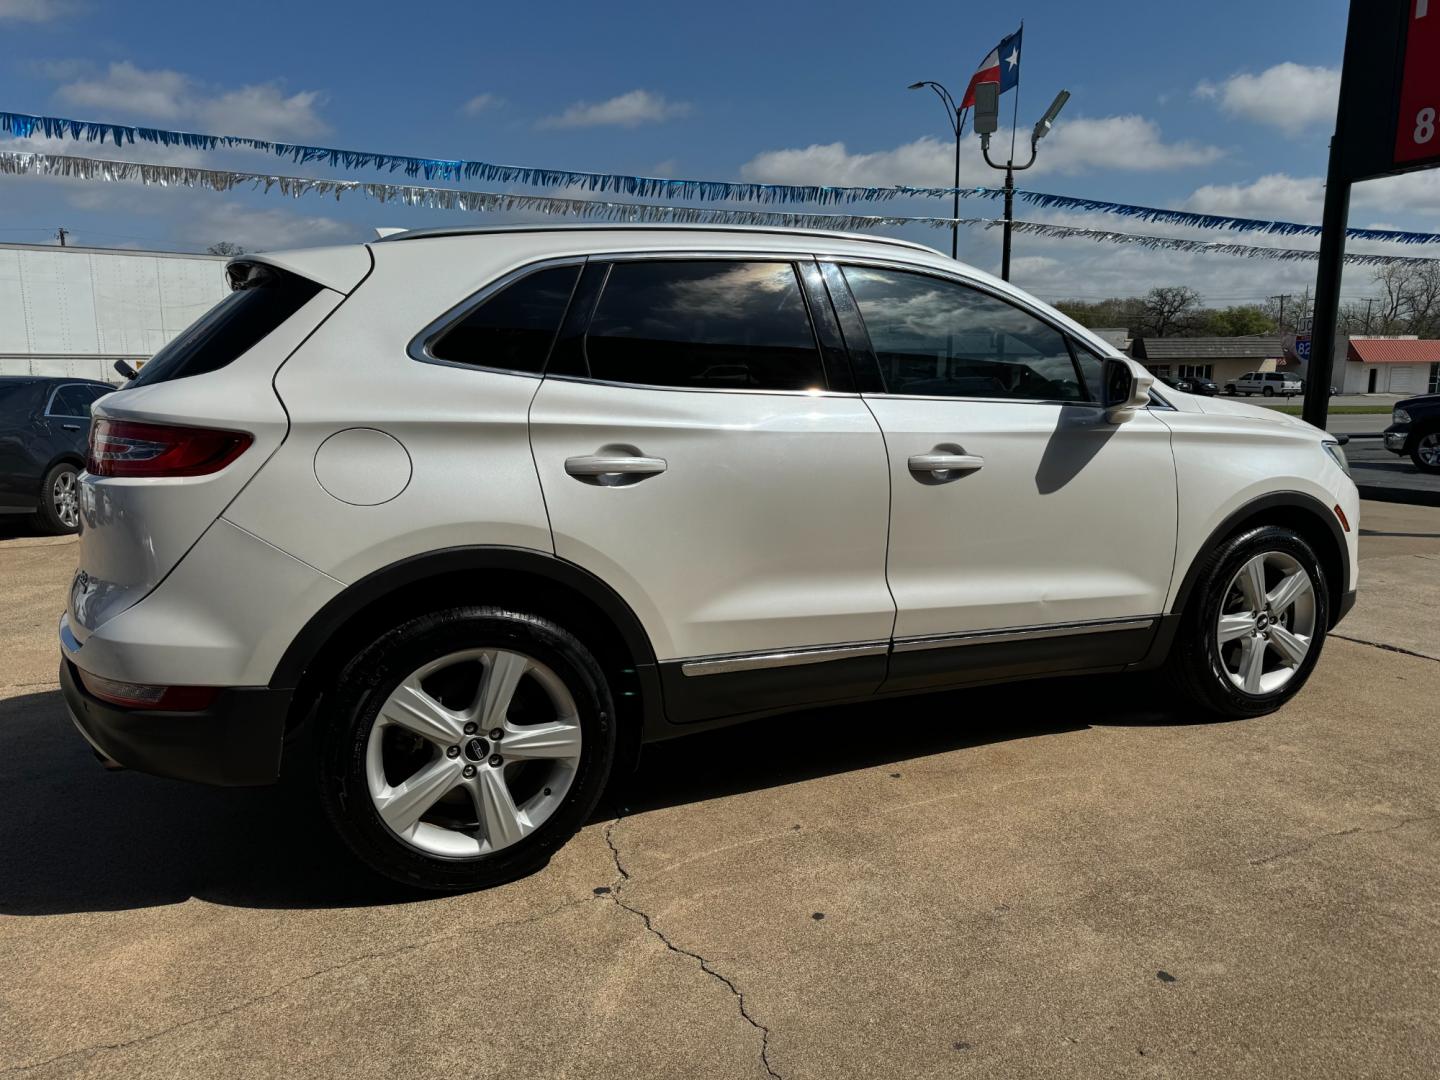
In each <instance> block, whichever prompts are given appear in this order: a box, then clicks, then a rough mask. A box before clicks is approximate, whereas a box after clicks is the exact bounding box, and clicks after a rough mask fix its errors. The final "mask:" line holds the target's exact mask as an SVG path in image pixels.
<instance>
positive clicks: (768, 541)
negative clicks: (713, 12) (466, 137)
mask: <svg viewBox="0 0 1440 1080" xmlns="http://www.w3.org/2000/svg"><path fill="white" fill-rule="evenodd" d="M229 272H230V276H231V279H232V282H233V283H234V285H235V291H234V292H233V293H232V295H231V296H230V297H229V298H227V299H226V300H225V301H223V302H222V303H221V304H219V305H218V306H217V307H216V308H215V309H213V310H212V311H211V312H210V313H209V314H208V315H206V316H204V317H203V318H202V319H201V320H200V321H199V322H197V323H196V324H195V325H194V326H193V327H191V328H190V329H189V330H187V331H186V332H185V333H184V334H183V335H181V336H180V337H179V338H178V339H176V340H175V341H174V342H173V343H172V344H171V345H169V346H168V347H166V349H164V350H163V351H162V352H161V353H159V354H158V355H157V356H156V357H155V358H154V359H153V360H152V361H151V362H150V363H149V364H147V365H146V366H145V368H144V370H143V371H142V372H141V373H140V376H139V377H138V378H137V379H135V380H134V381H133V382H132V383H130V384H129V386H128V387H127V388H126V389H124V390H122V391H121V392H119V393H116V394H113V395H111V396H109V397H105V398H103V399H101V400H100V402H99V403H98V404H97V406H96V408H95V416H96V421H95V423H94V426H93V430H92V432H91V452H90V460H89V463H88V466H87V469H88V471H87V472H86V474H84V476H83V477H82V482H81V510H82V516H83V527H82V534H81V539H80V570H79V572H78V573H77V575H76V577H75V581H74V585H73V587H72V589H71V594H70V602H69V610H68V611H67V613H66V614H65V615H64V617H63V618H62V619H61V621H60V643H61V648H62V652H63V660H62V663H61V679H62V681H63V684H64V690H65V696H66V700H67V702H68V704H69V707H70V710H71V712H72V714H73V717H74V720H75V723H76V725H77V726H78V727H79V728H80V730H81V731H82V732H83V733H84V735H85V737H86V738H87V739H88V740H89V741H90V742H91V744H92V745H93V746H94V747H95V748H96V749H97V750H98V751H99V752H100V753H101V754H102V755H103V756H105V757H106V758H109V759H113V760H114V761H118V762H120V763H121V764H124V765H128V766H131V767H134V768H138V769H143V770H147V771H149V772H153V773H159V774H161V775H165V776H174V777H183V778H189V779H193V780H201V781H206V782H209V783H217V784H260V783H268V782H271V781H274V780H275V779H276V778H277V775H278V773H279V770H280V767H281V763H282V759H284V761H285V764H286V767H287V768H286V771H287V774H288V773H290V772H291V771H295V772H298V773H300V774H301V775H308V777H309V778H310V782H311V783H313V784H314V785H317V786H318V788H319V791H320V794H321V796H322V798H323V801H324V803H325V805H326V806H327V807H328V811H329V814H330V817H331V818H332V819H333V821H334V824H335V826H336V827H337V828H338V830H339V832H340V833H341V834H342V835H343V837H344V839H345V840H346V841H347V842H348V843H349V845H350V846H351V847H352V848H353V849H354V850H355V852H356V853H357V854H358V855H359V856H360V857H361V858H362V859H364V860H365V861H366V862H368V863H369V864H370V865H371V866H372V867H374V868H375V869H377V870H379V871H381V872H383V873H385V874H389V875H392V876H393V877H396V878H398V879H400V880H402V881H408V882H412V883H415V884H418V885H421V886H426V887H430V888H466V887H473V886H477V885H482V884H487V883H491V882H495V881H499V880H503V879H505V878H508V877H512V876H514V875H516V874H519V873H523V872H526V871H528V870H530V869H533V868H535V867H536V866H539V865H541V864H542V863H543V861H544V860H545V858H546V857H547V856H548V855H549V853H550V852H552V851H553V850H554V849H555V848H556V847H558V846H559V845H560V844H562V843H563V842H564V841H565V840H566V839H567V838H568V837H569V836H570V835H571V834H572V833H573V832H574V831H575V830H576V829H577V828H578V827H579V826H580V825H581V824H582V823H583V822H584V821H585V820H586V817H587V815H588V814H589V813H590V812H591V810H592V809H593V808H594V806H595V804H596V801H597V799H598V798H599V796H600V794H601V790H602V788H603V787H604V785H605V782H606V779H607V777H608V776H609V775H610V774H611V773H612V772H614V771H615V770H616V769H617V768H619V767H622V766H624V765H627V764H629V763H630V762H632V761H633V759H634V755H635V754H636V753H637V752H638V748H639V745H640V744H641V743H643V742H646V741H652V740H658V739H666V738H670V737H673V736H676V735H684V734H688V733H690V732H694V731H700V730H703V729H705V728H709V727H713V726H716V725H719V724H726V723H731V722H733V721H736V720H739V719H746V718H753V717H757V716H761V715H764V714H767V713H775V712H779V711H783V710H786V709H793V708H796V707H799V706H814V705H817V704H822V703H823V704H836V703H840V702H852V701H863V700H869V699H872V698H875V697H879V696H891V695H901V694H908V693H914V692H918V691H929V690H934V689H936V688H943V687H955V686H966V685H972V684H976V683H983V682H996V681H1004V680H1010V679H1021V678H1029V677H1032V676H1040V675H1049V674H1053V673H1060V672H1065V673H1074V672H1119V671H1132V670H1140V669H1146V668H1158V667H1162V666H1164V667H1165V668H1166V669H1167V670H1168V672H1169V674H1170V676H1171V677H1172V682H1171V685H1173V686H1175V687H1176V688H1177V693H1176V696H1175V697H1174V698H1173V699H1169V700H1167V702H1166V704H1167V705H1169V706H1171V707H1182V708H1183V707H1195V708H1197V709H1199V710H1201V711H1204V712H1207V713H1210V714H1219V715H1222V716H1232V717H1235V716H1254V715H1258V714H1261V713H1265V712H1269V711H1271V710H1273V709H1275V708H1277V707H1278V706H1279V705H1280V704H1282V703H1283V702H1284V701H1286V700H1287V699H1288V698H1289V697H1290V696H1291V695H1292V694H1294V693H1295V692H1296V691H1297V690H1298V689H1299V688H1300V687H1301V685H1302V684H1303V683H1304V682H1305V680H1306V678H1307V677H1308V675H1309V674H1310V671H1311V669H1312V668H1313V667H1314V665H1315V662H1316V660H1317V658H1318V657H1319V654H1320V650H1321V645H1322V643H1323V641H1324V638H1325V634H1326V631H1327V630H1328V629H1329V628H1330V627H1332V626H1333V625H1334V624H1335V622H1336V621H1337V620H1338V619H1339V618H1340V617H1341V616H1342V615H1343V614H1344V613H1345V611H1346V610H1347V609H1348V608H1349V607H1350V605H1351V603H1352V602H1353V599H1354V587H1355V565H1356V558H1355V555H1356V532H1355V530H1356V529H1357V528H1358V520H1357V517H1358V502H1357V495H1356V490H1355V486H1354V484H1352V483H1351V481H1350V478H1349V476H1348V475H1347V473H1346V471H1345V468H1344V459H1343V456H1342V454H1341V452H1340V450H1339V447H1338V446H1337V445H1336V444H1335V443H1334V442H1333V441H1331V440H1329V439H1328V438H1327V437H1326V435H1325V433H1324V432H1321V431H1317V430H1316V429H1314V428H1312V427H1309V426H1307V425H1305V424H1302V423H1300V422H1299V421H1297V420H1293V419H1291V418H1288V417H1285V416H1281V415H1278V414H1276V413H1274V412H1272V411H1270V410H1266V409H1259V408H1253V407H1251V406H1248V405H1240V404H1234V403H1226V402H1220V401H1216V400H1213V399H1206V398H1198V397H1192V396H1190V395H1174V396H1173V400H1171V396H1170V395H1167V394H1166V393H1165V392H1164V391H1163V390H1154V391H1152V390H1151V388H1150V384H1151V379H1150V376H1149V375H1148V374H1147V373H1146V372H1145V370H1144V369H1143V368H1142V367H1140V366H1138V365H1137V364H1135V363H1133V362H1132V361H1130V360H1128V359H1126V358H1125V357H1123V356H1121V355H1119V354H1117V353H1116V352H1115V351H1114V350H1113V349H1112V348H1111V347H1110V346H1108V345H1107V344H1106V343H1105V342H1104V341H1103V340H1102V339H1100V338H1098V337H1096V336H1095V335H1093V334H1091V333H1090V332H1089V331H1087V330H1085V329H1084V328H1082V327H1080V326H1078V325H1076V324H1075V323H1073V322H1071V321H1070V320H1068V319H1067V318H1065V316H1063V315H1061V314H1060V313H1059V312H1057V311H1055V310H1054V309H1052V308H1050V307H1047V306H1046V305H1044V304H1042V303H1039V302H1038V301H1036V300H1034V299H1033V298H1031V297H1029V296H1027V295H1025V294H1024V293H1022V292H1020V291H1018V290H1016V289H1014V288H1012V287H1010V286H1008V285H1006V284H1004V283H1002V282H1000V281H997V280H995V279H994V278H991V277H989V276H987V275H985V274H982V273H979V272H977V271H975V270H972V269H970V268H968V267H965V266H962V265H960V264H957V263H955V262H953V261H951V260H949V259H946V258H944V257H942V256H940V255H938V254H936V253H935V252H933V251H931V250H929V249H928V248H924V247H920V246H918V245H915V244H909V243H904V242H901V241H898V240H879V239H872V238H866V237H852V236H845V235H836V234H825V233H804V232H794V231H778V230H759V229H730V228H701V229H686V228H676V227H664V228H648V227H614V226H609V227H603V228H575V227H562V228H557V227H534V228H525V227H517V228H504V229H465V230H459V229H457V230H441V231H433V232H428V233H409V234H400V235H397V236H394V237H391V238H388V239H386V240H384V241H380V242H376V243H372V244H369V245H357V246H353V247H342V248H330V249H317V250H309V251H296V252H282V253H277V254H268V255H256V256H245V257H243V258H241V259H239V260H236V261H234V262H232V263H231V264H230V268H229Z"/></svg>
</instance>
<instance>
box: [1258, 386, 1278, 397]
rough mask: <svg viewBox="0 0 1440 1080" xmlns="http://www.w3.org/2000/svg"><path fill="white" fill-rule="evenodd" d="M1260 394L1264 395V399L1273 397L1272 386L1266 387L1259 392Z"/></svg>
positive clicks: (1273, 389)
mask: <svg viewBox="0 0 1440 1080" xmlns="http://www.w3.org/2000/svg"><path fill="white" fill-rule="evenodd" d="M1261 393H1262V394H1264V395H1265V396H1266V397H1274V396H1275V388H1274V387H1273V386H1267V387H1265V389H1264V390H1262V391H1261Z"/></svg>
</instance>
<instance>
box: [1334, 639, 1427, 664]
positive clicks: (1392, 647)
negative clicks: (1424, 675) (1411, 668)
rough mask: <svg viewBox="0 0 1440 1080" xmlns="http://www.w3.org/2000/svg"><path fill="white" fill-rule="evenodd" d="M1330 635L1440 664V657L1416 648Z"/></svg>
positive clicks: (1353, 642) (1356, 643) (1352, 642)
mask: <svg viewBox="0 0 1440 1080" xmlns="http://www.w3.org/2000/svg"><path fill="white" fill-rule="evenodd" d="M1330 636H1331V637H1333V638H1339V639H1340V640H1341V641H1348V642H1350V643H1351V644H1353V645H1369V646H1370V647H1371V648H1372V649H1384V650H1385V651H1386V652H1393V653H1399V654H1400V655H1401V656H1413V657H1415V658H1416V659H1417V660H1429V661H1430V662H1431V663H1432V664H1440V657H1434V656H1427V655H1426V654H1425V653H1423V652H1416V651H1415V650H1414V649H1402V648H1401V647H1400V646H1399V645H1386V644H1385V643H1384V642H1383V641H1366V640H1365V639H1364V638H1358V637H1346V636H1345V635H1344V634H1336V633H1331V635H1330Z"/></svg>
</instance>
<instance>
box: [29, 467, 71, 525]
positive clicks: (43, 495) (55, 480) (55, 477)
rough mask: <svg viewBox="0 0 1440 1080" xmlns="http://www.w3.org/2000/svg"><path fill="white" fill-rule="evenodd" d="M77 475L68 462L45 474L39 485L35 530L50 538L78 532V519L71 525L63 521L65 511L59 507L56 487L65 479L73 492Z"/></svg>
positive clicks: (52, 468)
mask: <svg viewBox="0 0 1440 1080" xmlns="http://www.w3.org/2000/svg"><path fill="white" fill-rule="evenodd" d="M79 475H80V470H79V469H77V468H75V466H74V465H71V464H70V463H69V462H68V461H62V462H60V464H58V465H53V466H51V468H50V471H49V472H47V473H46V474H45V479H44V481H43V482H42V483H41V484H40V506H39V508H38V509H37V510H36V511H35V527H36V528H38V529H39V530H40V531H42V532H45V533H49V534H51V535H52V536H63V535H65V534H66V533H73V532H79V531H80V522H79V520H78V518H77V519H76V520H75V521H74V522H73V523H70V522H66V521H65V517H64V515H65V509H64V508H63V507H62V505H61V502H60V498H61V497H60V496H59V494H58V492H57V487H58V486H59V485H60V484H61V482H62V481H63V480H67V479H68V481H69V485H70V489H71V491H74V490H75V484H76V480H77V478H78V477H79Z"/></svg>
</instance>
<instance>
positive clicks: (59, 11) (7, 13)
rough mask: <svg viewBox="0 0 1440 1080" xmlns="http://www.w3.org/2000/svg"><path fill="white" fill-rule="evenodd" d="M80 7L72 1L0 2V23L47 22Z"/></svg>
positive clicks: (31, 0) (9, 0) (34, 0)
mask: <svg viewBox="0 0 1440 1080" xmlns="http://www.w3.org/2000/svg"><path fill="white" fill-rule="evenodd" d="M79 9H80V5H79V4H78V3H75V2H74V0H0V22H3V21H4V20H6V19H13V20H15V21H16V22H33V23H42V22H49V21H50V20H52V19H60V18H64V17H65V16H66V15H71V14H74V13H75V12H76V11H78V10H79Z"/></svg>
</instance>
